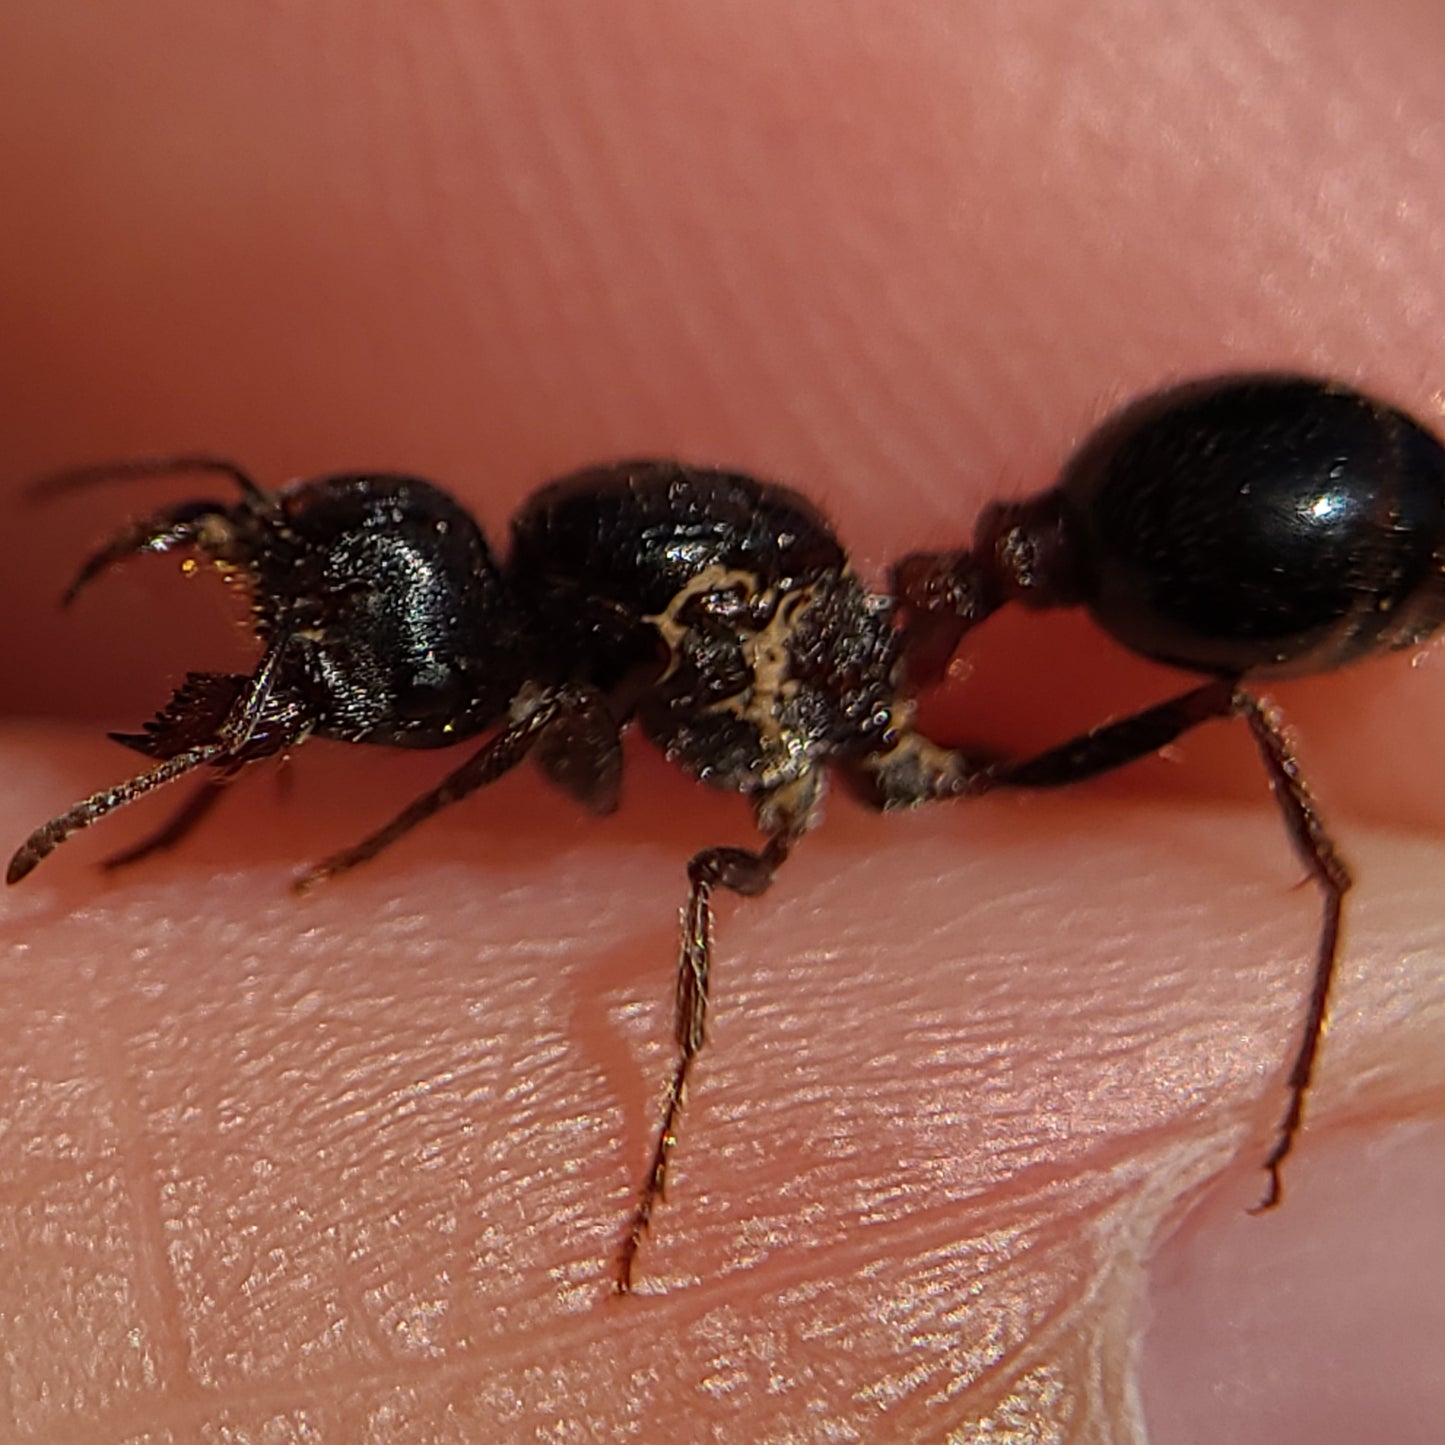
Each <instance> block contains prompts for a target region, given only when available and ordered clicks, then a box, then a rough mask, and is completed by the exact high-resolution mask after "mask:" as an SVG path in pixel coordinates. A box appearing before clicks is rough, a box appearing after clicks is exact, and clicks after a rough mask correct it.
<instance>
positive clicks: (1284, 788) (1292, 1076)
mask: <svg viewBox="0 0 1445 1445" xmlns="http://www.w3.org/2000/svg"><path fill="white" fill-rule="evenodd" d="M1228 717H1239V718H1243V720H1244V721H1245V723H1246V724H1247V725H1248V727H1249V730H1250V735H1251V736H1252V737H1253V739H1254V743H1255V746H1256V748H1257V749H1258V750H1259V755H1260V759H1261V761H1262V762H1263V763H1264V768H1265V773H1266V774H1267V776H1268V778H1269V783H1270V788H1271V791H1272V792H1273V794H1274V799H1275V802H1276V804H1277V805H1278V807H1279V810H1280V814H1281V815H1282V817H1283V818H1284V824H1285V829H1286V831H1287V832H1288V834H1289V839H1290V842H1291V844H1292V845H1293V847H1294V851H1295V854H1296V856H1297V857H1298V858H1299V859H1300V861H1301V862H1302V863H1303V864H1304V865H1305V867H1306V868H1307V869H1308V870H1309V873H1310V874H1311V876H1312V877H1313V878H1314V881H1315V883H1316V884H1317V885H1318V887H1319V889H1320V893H1321V897H1322V909H1323V912H1322V917H1321V920H1320V933H1319V942H1318V945H1317V947H1316V951H1315V967H1314V973H1313V975H1312V977H1311V982H1310V991H1309V999H1308V1002H1307V1004H1306V1007H1305V1017H1304V1022H1303V1024H1302V1025H1301V1029H1300V1035H1299V1041H1298V1043H1297V1044H1296V1046H1295V1052H1294V1057H1293V1059H1292V1061H1291V1063H1290V1069H1289V1075H1288V1078H1287V1081H1286V1087H1287V1088H1288V1091H1289V1098H1288V1102H1287V1104H1286V1106H1285V1111H1284V1114H1283V1115H1282V1117H1281V1119H1280V1122H1279V1124H1278V1126H1277V1131H1276V1136H1275V1142H1274V1145H1273V1146H1272V1147H1271V1149H1270V1151H1269V1153H1268V1155H1267V1156H1266V1157H1265V1161H1264V1169H1265V1172H1266V1173H1267V1174H1268V1176H1269V1182H1268V1184H1267V1186H1266V1188H1265V1192H1264V1195H1263V1197H1262V1198H1261V1199H1260V1201H1259V1203H1258V1204H1256V1205H1255V1206H1254V1210H1253V1212H1256V1213H1258V1212H1261V1211H1263V1210H1266V1209H1271V1208H1273V1207H1274V1205H1276V1204H1278V1203H1279V1201H1280V1198H1281V1195H1282V1185H1281V1179H1280V1168H1281V1165H1282V1164H1283V1163H1284V1160H1285V1158H1286V1156H1287V1155H1288V1154H1289V1153H1290V1150H1291V1149H1292V1148H1293V1147H1294V1141H1295V1137H1296V1135H1297V1134H1298V1133H1299V1129H1300V1126H1301V1124H1302V1123H1303V1121H1304V1107H1305V1098H1306V1096H1307V1094H1308V1093H1309V1087H1310V1080H1311V1079H1312V1078H1313V1076H1314V1066H1315V1059H1316V1057H1317V1055H1318V1053H1319V1046H1320V1040H1321V1038H1322V1037H1323V1034H1324V1028H1325V1018H1326V1015H1327V1013H1328V1010H1329V998H1330V989H1331V986H1332V985H1333V983H1334V977H1335V971H1336V967H1337V965H1338V957H1339V939H1340V923H1341V917H1342V914H1343V910H1344V900H1345V894H1346V893H1348V892H1349V890H1350V887H1351V885H1352V883H1353V881H1354V880H1353V878H1352V877H1351V874H1350V869H1349V865H1348V864H1347V863H1346V862H1345V861H1344V859H1343V858H1342V857H1341V856H1340V854H1339V852H1338V850H1337V849H1336V847H1335V843H1334V839H1333V838H1331V837H1330V834H1329V831H1328V829H1327V828H1326V827H1325V823H1324V820H1323V818H1322V817H1321V816H1320V812H1319V808H1318V805H1317V804H1316V803H1315V800H1314V797H1313V796H1312V794H1311V793H1310V790H1309V788H1308V786H1307V785H1306V783H1305V781H1304V778H1303V777H1302V776H1301V774H1300V768H1299V762H1298V760H1297V759H1296V757H1295V755H1294V752H1293V750H1292V749H1291V747H1290V744H1289V740H1288V738H1287V737H1286V736H1285V734H1284V731H1283V729H1282V728H1281V726H1280V721H1279V716H1278V714H1277V713H1276V712H1275V710H1274V709H1273V708H1271V707H1269V706H1267V705H1266V704H1264V703H1262V702H1260V701H1259V699H1258V698H1256V697H1254V696H1253V695H1252V694H1251V693H1249V692H1247V691H1245V690H1244V689H1243V688H1241V687H1240V686H1239V685H1238V683H1237V682H1236V681H1235V680H1234V679H1232V678H1220V679H1216V680H1215V681H1213V682H1207V683H1205V684H1204V685H1203V686H1201V687H1197V688H1195V689H1193V690H1192V691H1191V692H1187V693H1184V694H1182V695H1181V696H1179V697H1176V698H1172V699H1170V700H1169V701H1167V702H1163V703H1160V704H1159V705H1158V706H1157V707H1153V708H1149V709H1146V710H1145V711H1144V712H1141V713H1138V714H1136V715H1135V716H1133V717H1128V718H1123V719H1121V720H1120V721H1119V722H1115V723H1109V724H1107V725H1106V726H1104V727H1100V728H1095V729H1094V731H1092V732H1090V733H1085V734H1083V735H1082V736H1080V737H1077V738H1074V739H1072V740H1071V741H1069V742H1066V743H1063V744H1061V745H1060V746H1059V747H1056V748H1051V749H1050V750H1049V751H1048V752H1046V753H1041V754H1040V755H1039V756H1037V757H1034V758H1029V759H1025V760H1024V761H1022V762H1018V763H1009V764H1001V765H999V766H997V767H994V768H991V769H989V770H988V771H987V773H986V774H985V775H984V776H983V777H982V778H981V779H980V780H979V783H978V786H977V791H979V792H987V791H989V790H991V789H992V788H997V787H1004V788H1051V787H1062V786H1064V785H1065V784H1068V783H1073V782H1078V781H1081V780H1082V779H1085V778H1092V777H1096V776H1098V775H1099V774H1100V773H1106V772H1111V771H1113V770H1114V769H1115V768H1121V767H1124V766H1125V765H1126V764H1128V763H1131V762H1134V761H1136V760H1137V759H1139V758H1143V757H1147V756H1148V755H1149V754H1150V753H1153V752H1157V751H1158V749H1160V748H1162V747H1166V746H1168V745H1169V744H1170V743H1172V742H1173V741H1174V740H1175V739H1176V738H1178V737H1180V736H1181V735H1182V734H1184V733H1186V732H1188V731H1190V730H1191V729H1192V728H1195V727H1198V726H1199V725H1200V724H1201V723H1204V722H1208V721H1209V720H1210V719H1212V718H1228Z"/></svg>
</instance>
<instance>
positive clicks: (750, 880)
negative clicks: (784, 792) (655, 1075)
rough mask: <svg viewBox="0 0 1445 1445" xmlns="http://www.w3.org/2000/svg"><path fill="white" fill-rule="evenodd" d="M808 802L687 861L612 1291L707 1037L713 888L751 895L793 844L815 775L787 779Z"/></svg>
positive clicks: (653, 1197)
mask: <svg viewBox="0 0 1445 1445" xmlns="http://www.w3.org/2000/svg"><path fill="white" fill-rule="evenodd" d="M792 786H793V788H794V789H796V790H798V791H799V792H800V793H802V794H804V795H805V796H806V800H807V801H806V802H802V803H801V805H800V803H799V802H795V801H794V800H792V799H788V800H787V801H786V802H785V801H784V800H783V799H782V798H781V797H780V796H779V795H777V794H774V795H771V796H769V797H766V798H764V799H763V800H762V802H761V803H760V805H759V807H758V813H759V817H760V818H764V819H767V820H769V821H771V823H772V825H773V831H771V832H770V834H769V837H768V839H767V842H766V843H764V845H763V847H762V848H761V849H760V850H759V851H758V852H752V851H751V850H750V849H747V848H707V849H705V850H704V851H703V852H701V853H699V854H697V855H696V856H695V857H694V858H693V859H692V861H691V862H690V863H689V864H688V865H687V876H688V879H689V882H690V883H691V885H692V886H691V889H690V891H689V893H688V898H687V906H686V907H685V908H684V910H683V915H682V951H681V953H680V955H679V957H678V964H677V993H676V999H675V1008H674V1014H673V1040H674V1042H675V1043H676V1044H677V1062H676V1064H675V1065H674V1068H673V1073H672V1079H671V1081H670V1082H669V1084H668V1088H667V1098H666V1102H665V1103H664V1105H663V1110H662V1118H661V1121H660V1123H659V1125H658V1128H657V1132H656V1133H655V1134H654V1136H653V1146H652V1162H651V1164H650V1165H649V1166H648V1170H647V1177H646V1179H645V1181H644V1183H643V1186H642V1191H641V1193H640V1195H639V1196H638V1200H637V1205H636V1207H635V1208H634V1209H633V1211H632V1219H631V1222H630V1223H629V1224H628V1227H627V1233H626V1234H625V1235H624V1236H623V1240H622V1247H621V1249H620V1250H619V1251H618V1257H617V1292H618V1294H630V1293H631V1292H632V1267H633V1264H634V1263H635V1261H636V1259H637V1251H638V1250H639V1248H641V1245H642V1239H643V1236H644V1235H645V1234H646V1233H647V1231H648V1228H649V1226H650V1225H651V1224H652V1215H653V1211H654V1210H655V1209H656V1207H657V1203H658V1201H659V1200H661V1199H663V1198H664V1197H665V1196H666V1193H667V1166H668V1162H669V1160H670V1159H671V1156H672V1151H673V1149H674V1147H675V1146H676V1144H677V1122H678V1116H679V1114H680V1113H681V1112H682V1102H683V1096H684V1094H685V1092H686V1089H687V1077H688V1074H689V1072H690V1071H691V1069H692V1061H693V1060H694V1059H695V1058H696V1057H697V1055H698V1053H699V1052H700V1051H701V1049H702V1046H703V1044H704V1043H705V1042H706V1040H707V997H708V981H709V977H710V975H711V971H712V941H713V911H712V901H711V900H712V891H713V889H714V888H716V887H719V886H720V887H723V888H730V889H731V890H732V891H733V892H734V893H737V894H740V895H741V896H742V897H744V898H756V897H757V896H758V894H760V893H762V892H764V891H765V890H766V889H767V887H768V885H769V884H770V883H771V882H772V881H773V875H774V874H775V873H776V872H777V870H778V868H779V866H780V865H781V864H782V862H783V860H784V859H785V858H786V857H787V856H788V854H789V852H790V851H791V850H792V846H793V844H794V843H795V842H796V841H797V839H798V838H799V837H800V836H801V835H802V834H803V833H804V832H805V831H806V830H807V827H808V823H809V821H810V818H811V815H812V813H813V811H814V807H815V805H816V802H817V795H818V791H819V789H820V786H821V784H820V780H818V779H816V778H805V779H804V780H802V781H801V782H800V783H797V784H794V785H792Z"/></svg>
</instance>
